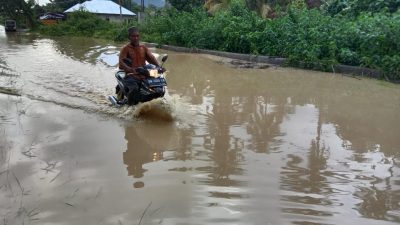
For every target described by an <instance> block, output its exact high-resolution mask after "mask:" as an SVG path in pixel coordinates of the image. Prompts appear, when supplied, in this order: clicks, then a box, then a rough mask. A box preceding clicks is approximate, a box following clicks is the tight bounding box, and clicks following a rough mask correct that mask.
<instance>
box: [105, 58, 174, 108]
mask: <svg viewBox="0 0 400 225" xmlns="http://www.w3.org/2000/svg"><path fill="white" fill-rule="evenodd" d="M167 58H168V55H164V56H163V57H162V59H161V61H162V64H161V66H160V67H157V66H155V65H153V64H146V65H145V66H143V67H139V68H137V69H136V71H137V72H138V73H139V74H140V75H143V76H144V77H145V78H144V79H136V78H134V77H131V78H130V79H126V76H127V74H126V73H125V72H124V71H117V72H116V73H115V78H116V79H117V83H118V84H117V86H116V87H115V94H116V95H117V97H115V96H112V95H110V96H108V99H109V100H110V102H111V103H112V104H113V105H114V106H123V105H125V104H127V105H136V104H138V103H139V102H148V101H151V100H153V99H156V98H162V97H164V94H165V91H166V87H167V81H166V80H165V74H164V73H165V70H164V68H163V67H162V66H163V64H164V62H165V61H166V60H167ZM124 62H125V63H126V64H127V65H132V61H131V60H130V59H128V58H127V59H124Z"/></svg>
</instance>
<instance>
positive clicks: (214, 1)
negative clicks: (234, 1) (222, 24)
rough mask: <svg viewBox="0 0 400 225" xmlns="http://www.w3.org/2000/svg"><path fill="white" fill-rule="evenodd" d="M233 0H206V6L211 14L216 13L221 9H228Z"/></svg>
mask: <svg viewBox="0 0 400 225" xmlns="http://www.w3.org/2000/svg"><path fill="white" fill-rule="evenodd" d="M230 3H231V0H205V1H204V8H205V9H207V11H208V12H209V13H211V14H214V13H215V12H216V11H218V10H221V9H226V8H227V7H228V6H229V4H230Z"/></svg>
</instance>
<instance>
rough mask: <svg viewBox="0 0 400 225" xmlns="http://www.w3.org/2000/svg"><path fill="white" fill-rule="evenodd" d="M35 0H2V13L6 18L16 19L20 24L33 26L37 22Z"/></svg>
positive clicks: (0, 13) (0, 8)
mask: <svg viewBox="0 0 400 225" xmlns="http://www.w3.org/2000/svg"><path fill="white" fill-rule="evenodd" d="M34 6H35V1H34V0H27V1H24V0H2V1H1V4H0V15H1V16H2V17H4V18H10V19H14V20H16V21H17V22H18V24H20V25H27V26H28V27H33V26H34V24H35V20H34V18H35V13H34Z"/></svg>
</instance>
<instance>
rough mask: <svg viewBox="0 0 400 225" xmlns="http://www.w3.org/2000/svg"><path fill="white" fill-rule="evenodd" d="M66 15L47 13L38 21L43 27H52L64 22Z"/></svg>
mask: <svg viewBox="0 0 400 225" xmlns="http://www.w3.org/2000/svg"><path fill="white" fill-rule="evenodd" d="M66 18H67V15H66V14H64V13H57V12H48V13H44V14H42V15H40V16H39V20H40V22H41V23H42V24H43V25H46V26H48V25H53V24H56V23H57V22H58V21H60V20H65V19H66Z"/></svg>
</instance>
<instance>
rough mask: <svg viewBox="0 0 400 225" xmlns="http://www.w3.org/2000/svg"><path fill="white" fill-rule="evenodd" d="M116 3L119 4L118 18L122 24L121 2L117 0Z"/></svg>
mask: <svg viewBox="0 0 400 225" xmlns="http://www.w3.org/2000/svg"><path fill="white" fill-rule="evenodd" d="M118 2H119V18H120V20H121V22H122V8H121V0H118Z"/></svg>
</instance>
